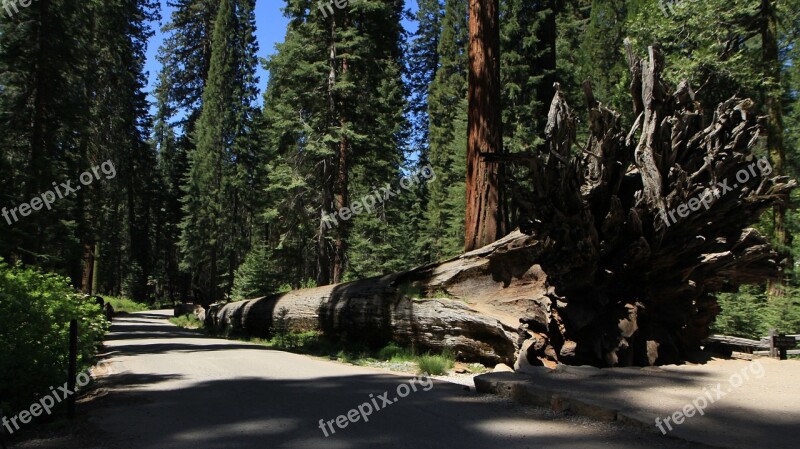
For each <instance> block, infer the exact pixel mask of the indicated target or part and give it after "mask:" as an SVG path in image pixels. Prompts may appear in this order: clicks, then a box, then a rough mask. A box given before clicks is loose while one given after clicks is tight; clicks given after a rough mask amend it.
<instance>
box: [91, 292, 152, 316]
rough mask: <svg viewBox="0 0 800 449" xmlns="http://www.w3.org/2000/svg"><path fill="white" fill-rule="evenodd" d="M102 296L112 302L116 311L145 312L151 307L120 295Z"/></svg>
mask: <svg viewBox="0 0 800 449" xmlns="http://www.w3.org/2000/svg"><path fill="white" fill-rule="evenodd" d="M102 298H103V299H104V300H105V301H106V302H107V303H109V304H111V307H113V308H114V312H116V313H132V312H144V311H145V310H149V309H150V308H149V307H148V306H147V304H142V303H140V302H136V301H134V300H132V299H129V298H123V297H119V296H103V297H102Z"/></svg>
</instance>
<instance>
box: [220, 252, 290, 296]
mask: <svg viewBox="0 0 800 449" xmlns="http://www.w3.org/2000/svg"><path fill="white" fill-rule="evenodd" d="M276 272H277V270H276V268H275V263H274V259H273V258H272V254H271V252H270V251H269V248H267V245H265V244H264V243H258V244H256V245H255V246H254V247H253V248H252V249H251V250H250V252H248V253H247V257H245V259H244V263H242V264H241V265H240V266H239V268H238V269H236V276H235V277H234V280H233V291H232V292H231V297H232V299H233V300H234V301H240V300H244V299H254V298H260V297H262V296H267V295H269V294H271V293H273V292H274V291H275V290H276V289H275V286H276V285H277V283H278V279H277V278H276V277H275V273H276ZM278 290H279V291H280V288H279V289H278ZM289 290H291V288H289ZM287 291H288V290H287Z"/></svg>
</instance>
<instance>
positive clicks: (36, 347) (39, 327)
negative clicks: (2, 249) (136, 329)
mask: <svg viewBox="0 0 800 449" xmlns="http://www.w3.org/2000/svg"><path fill="white" fill-rule="evenodd" d="M72 319H77V320H78V333H79V340H78V367H79V370H82V369H86V368H88V367H89V366H91V365H92V364H93V362H94V357H95V354H96V351H97V346H98V344H99V343H100V342H101V341H102V338H103V335H104V334H105V332H106V329H107V328H108V323H107V321H106V320H105V318H104V317H103V316H102V313H101V310H100V306H98V305H97V303H96V302H95V301H94V300H93V299H87V298H84V297H83V296H82V295H80V294H78V293H76V292H75V290H74V289H72V287H70V285H69V281H68V280H67V279H65V278H63V277H61V276H58V275H55V274H50V273H43V272H40V271H37V270H34V269H30V268H22V267H10V266H8V265H7V264H6V263H5V262H3V261H2V260H1V259H0V354H2V357H0V398H2V399H3V402H4V403H6V404H8V406H9V407H10V408H11V410H7V411H9V412H10V411H12V410H14V411H16V410H21V409H23V408H27V407H28V406H30V404H31V403H33V402H35V401H36V400H37V399H38V397H40V396H41V395H43V394H46V393H48V392H49V390H48V388H49V387H51V386H58V385H62V384H63V383H64V382H65V381H66V373H67V364H68V348H69V322H70V320H72Z"/></svg>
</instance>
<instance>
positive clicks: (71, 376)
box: [67, 320, 78, 419]
mask: <svg viewBox="0 0 800 449" xmlns="http://www.w3.org/2000/svg"><path fill="white" fill-rule="evenodd" d="M77 371H78V320H72V321H70V322H69V373H68V374H67V376H68V378H67V388H68V389H69V391H72V392H73V394H71V395H70V396H69V398H67V417H68V418H69V419H73V418H74V417H75V378H76V377H77V376H78V373H77Z"/></svg>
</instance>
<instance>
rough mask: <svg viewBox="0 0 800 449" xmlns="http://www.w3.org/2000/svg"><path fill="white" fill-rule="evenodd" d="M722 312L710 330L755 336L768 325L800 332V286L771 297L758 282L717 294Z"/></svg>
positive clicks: (761, 333)
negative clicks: (737, 289)
mask: <svg viewBox="0 0 800 449" xmlns="http://www.w3.org/2000/svg"><path fill="white" fill-rule="evenodd" d="M718 301H719V304H720V307H721V308H722V312H721V313H720V315H719V316H717V320H716V322H715V323H714V325H713V327H712V331H713V332H714V333H717V334H722V335H733V336H737V337H744V338H750V339H755V340H758V339H760V338H761V337H764V336H766V335H767V334H768V333H769V330H770V329H777V330H778V331H779V332H783V333H787V334H800V288H796V287H789V288H787V290H786V295H785V296H773V297H770V296H768V295H767V294H766V293H764V289H763V288H761V287H757V286H750V287H742V288H741V289H740V290H739V292H738V293H723V294H720V295H719V296H718Z"/></svg>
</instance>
